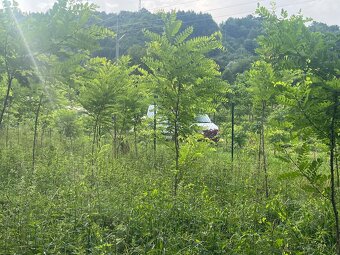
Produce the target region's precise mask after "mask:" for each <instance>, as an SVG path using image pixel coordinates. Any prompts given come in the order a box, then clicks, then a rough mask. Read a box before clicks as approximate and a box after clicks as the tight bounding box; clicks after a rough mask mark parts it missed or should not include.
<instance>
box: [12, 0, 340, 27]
mask: <svg viewBox="0 0 340 255" xmlns="http://www.w3.org/2000/svg"><path fill="white" fill-rule="evenodd" d="M17 2H18V3H19V6H20V8H21V9H22V10H23V11H39V12H41V11H46V10H48V9H49V8H50V7H51V6H52V5H53V3H54V2H55V0H17ZM89 2H92V3H95V4H97V5H98V6H99V10H104V11H106V12H119V11H121V10H129V11H137V10H138V6H139V0H89ZM270 2H271V1H270V0H239V1H237V0H236V1H235V0H167V1H165V0H141V3H142V7H143V8H146V9H148V10H150V11H151V12H156V11H157V10H160V9H163V10H165V11H170V10H172V9H176V10H194V11H196V12H208V13H210V14H211V15H212V16H213V18H214V19H215V21H216V22H218V23H220V22H221V21H224V20H226V19H228V18H229V17H243V16H246V15H247V14H252V13H254V11H255V9H256V6H257V3H260V4H262V5H264V6H267V7H269V6H270ZM276 5H277V8H278V9H281V8H284V9H286V10H288V12H289V14H294V13H297V12H298V11H299V10H300V9H301V10H302V13H303V14H304V16H306V17H311V18H313V19H314V20H315V21H319V22H323V23H327V24H329V25H340V0H277V1H276Z"/></svg>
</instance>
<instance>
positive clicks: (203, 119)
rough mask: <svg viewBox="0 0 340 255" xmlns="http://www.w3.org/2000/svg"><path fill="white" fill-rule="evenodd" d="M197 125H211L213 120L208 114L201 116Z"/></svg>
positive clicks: (198, 116)
mask: <svg viewBox="0 0 340 255" xmlns="http://www.w3.org/2000/svg"><path fill="white" fill-rule="evenodd" d="M196 122H197V123H211V120H210V118H209V116H208V115H207V114H200V115H197V116H196Z"/></svg>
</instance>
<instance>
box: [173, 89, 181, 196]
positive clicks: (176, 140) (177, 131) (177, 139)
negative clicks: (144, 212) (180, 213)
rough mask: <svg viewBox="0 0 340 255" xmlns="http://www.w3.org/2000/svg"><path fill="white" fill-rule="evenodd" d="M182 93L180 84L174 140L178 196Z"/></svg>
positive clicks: (175, 185) (174, 192)
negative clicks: (179, 121)
mask: <svg viewBox="0 0 340 255" xmlns="http://www.w3.org/2000/svg"><path fill="white" fill-rule="evenodd" d="M180 93H181V86H180V85H178V93H177V101H176V109H175V123H174V124H175V130H174V131H175V134H174V140H175V141H174V142H175V168H176V169H175V170H176V174H175V180H174V191H173V194H174V196H177V189H178V185H179V181H180V180H179V178H180V169H179V156H180V147H179V130H178V128H179V127H178V124H179V123H178V120H179V101H180Z"/></svg>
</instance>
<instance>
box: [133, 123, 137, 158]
mask: <svg viewBox="0 0 340 255" xmlns="http://www.w3.org/2000/svg"><path fill="white" fill-rule="evenodd" d="M136 121H137V119H136V117H135V121H134V122H133V133H134V143H135V156H136V157H138V142H137V123H136Z"/></svg>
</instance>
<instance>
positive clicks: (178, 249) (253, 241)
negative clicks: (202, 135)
mask: <svg viewBox="0 0 340 255" xmlns="http://www.w3.org/2000/svg"><path fill="white" fill-rule="evenodd" d="M5 131H6V130H3V133H2V134H1V136H0V137H1V141H0V142H1V147H0V148H1V149H0V156H1V158H0V169H1V171H0V186H1V189H0V229H1V231H0V254H308V255H309V254H335V249H334V247H333V244H334V243H335V240H334V235H333V233H334V232H333V231H334V222H333V215H332V211H331V206H330V202H329V200H327V199H326V198H325V197H323V195H324V194H320V193H319V192H317V190H316V189H314V188H313V187H311V186H310V185H309V182H308V181H307V180H306V179H305V178H303V177H301V176H299V175H297V174H296V175H295V174H294V171H295V166H294V164H291V163H284V162H283V161H281V160H279V159H277V158H276V157H275V156H274V154H273V153H270V154H269V156H268V172H269V178H268V180H269V197H268V198H266V196H265V190H264V183H263V180H264V178H263V173H262V172H259V170H258V167H257V154H256V153H255V151H256V150H255V149H254V150H252V147H251V145H249V146H245V148H244V149H238V150H237V151H236V157H235V160H234V164H233V167H232V164H231V162H230V160H229V158H230V156H229V153H228V151H225V148H223V145H222V144H218V145H215V144H210V143H208V142H197V141H196V140H195V139H191V140H190V141H188V142H185V143H184V142H183V143H182V144H181V148H182V154H181V159H180V166H181V169H182V175H181V176H180V185H179V190H178V193H177V196H173V192H172V189H173V179H174V166H173V164H174V161H173V154H174V153H173V149H172V143H170V142H163V143H159V144H158V147H157V153H156V156H155V155H154V151H153V149H152V142H151V139H150V141H148V140H145V141H144V142H141V143H139V145H138V146H139V147H138V149H139V150H138V155H135V151H134V150H133V148H131V150H130V152H129V153H126V154H120V155H118V158H115V157H113V154H112V146H111V145H110V144H109V143H105V142H104V141H102V144H103V145H102V146H101V147H100V148H97V149H96V153H95V155H94V159H93V160H92V157H91V140H90V138H86V137H82V138H79V139H75V140H73V141H71V140H65V139H63V138H62V137H61V136H59V135H57V134H54V133H53V134H50V135H49V134H48V132H47V134H45V138H43V139H42V140H41V139H39V142H38V151H37V162H36V167H35V170H34V171H32V160H31V147H32V146H31V141H30V140H31V137H32V134H31V133H30V132H28V131H27V133H26V134H25V133H24V132H23V133H22V134H20V136H18V133H17V131H16V130H10V131H9V134H8V135H7V136H6V135H5ZM19 133H20V132H19ZM5 137H7V142H6V139H5ZM321 156H322V155H321ZM324 168H325V170H324V171H325V173H327V170H326V168H327V165H326V163H325V166H324ZM320 171H323V170H322V169H321V170H320ZM287 173H288V174H287Z"/></svg>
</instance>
